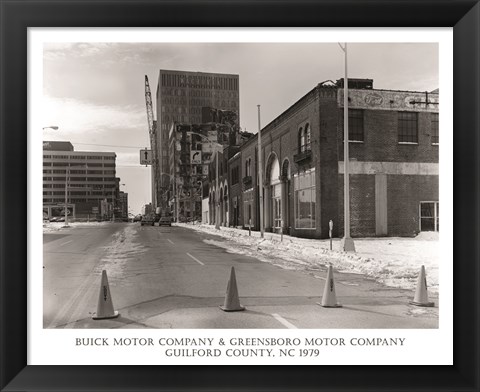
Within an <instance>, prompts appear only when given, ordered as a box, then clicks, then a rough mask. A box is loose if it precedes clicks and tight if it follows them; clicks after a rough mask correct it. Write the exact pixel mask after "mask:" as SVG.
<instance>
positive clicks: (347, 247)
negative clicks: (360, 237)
mask: <svg viewBox="0 0 480 392" xmlns="http://www.w3.org/2000/svg"><path fill="white" fill-rule="evenodd" d="M338 45H339V46H340V48H341V49H342V50H343V53H344V54H345V76H344V78H343V165H344V170H343V172H344V173H343V190H344V191H343V195H344V200H343V205H344V207H343V210H344V214H343V220H344V237H343V239H342V248H343V250H344V251H345V252H355V243H354V242H353V239H352V238H351V237H350V173H349V160H350V157H349V155H348V147H349V146H348V144H349V137H348V136H349V135H348V73H347V43H346V42H345V44H344V46H342V45H340V44H338Z"/></svg>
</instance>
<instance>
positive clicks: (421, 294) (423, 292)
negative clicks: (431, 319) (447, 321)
mask: <svg viewBox="0 0 480 392" xmlns="http://www.w3.org/2000/svg"><path fill="white" fill-rule="evenodd" d="M410 305H416V306H426V307H433V306H435V303H433V302H429V301H428V292H427V278H426V276H425V266H423V265H422V268H420V274H419V275H418V280H417V291H415V298H413V301H410Z"/></svg>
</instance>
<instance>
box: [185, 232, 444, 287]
mask: <svg viewBox="0 0 480 392" xmlns="http://www.w3.org/2000/svg"><path fill="white" fill-rule="evenodd" d="M177 226H182V227H186V228H189V229H193V230H197V231H201V232H205V233H208V234H213V235H216V236H219V237H223V239H227V240H228V241H224V240H218V241H217V240H211V239H205V240H204V242H206V243H209V244H212V245H217V246H219V247H222V248H224V249H225V250H226V251H227V252H229V253H240V254H244V255H248V256H252V257H256V258H257V259H259V260H261V261H264V262H269V263H272V264H275V265H278V266H280V267H282V268H285V269H292V270H303V271H308V272H309V273H313V274H314V275H316V276H323V274H324V272H323V269H322V271H318V270H320V269H321V268H322V267H325V266H326V265H328V264H329V263H331V264H332V265H333V267H334V268H335V269H336V270H338V271H340V272H348V273H359V274H364V275H366V276H368V277H370V278H373V279H375V280H377V281H378V282H381V283H383V284H385V285H387V286H392V287H400V288H405V289H414V288H415V287H416V284H417V279H418V274H419V271H420V267H421V266H422V265H424V266H425V269H426V274H427V283H428V289H429V291H432V292H436V293H438V264H439V243H438V233H420V234H419V235H418V236H417V237H415V238H404V237H401V238H398V237H387V238H355V239H354V242H355V248H356V252H355V253H346V252H343V251H342V250H341V248H340V246H341V244H340V240H339V239H334V240H333V244H332V245H333V246H332V249H333V250H330V240H315V239H303V238H296V237H290V236H284V237H283V242H281V236H280V234H273V233H265V235H264V238H263V239H262V238H261V237H260V233H259V232H254V231H252V232H251V236H249V234H248V230H241V229H234V228H227V227H221V228H220V230H217V229H215V226H213V225H204V224H203V225H202V224H200V225H199V224H196V225H192V224H181V223H178V224H177ZM315 271H317V274H315Z"/></svg>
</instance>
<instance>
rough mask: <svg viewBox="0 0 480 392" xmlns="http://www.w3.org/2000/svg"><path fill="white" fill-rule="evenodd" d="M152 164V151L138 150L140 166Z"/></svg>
mask: <svg viewBox="0 0 480 392" xmlns="http://www.w3.org/2000/svg"><path fill="white" fill-rule="evenodd" d="M151 164H152V150H140V165H151Z"/></svg>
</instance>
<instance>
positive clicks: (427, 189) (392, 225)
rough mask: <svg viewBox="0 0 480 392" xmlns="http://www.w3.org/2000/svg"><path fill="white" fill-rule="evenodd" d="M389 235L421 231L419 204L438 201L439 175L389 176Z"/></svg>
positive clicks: (408, 234)
mask: <svg viewBox="0 0 480 392" xmlns="http://www.w3.org/2000/svg"><path fill="white" fill-rule="evenodd" d="M387 197H388V235H389V236H414V235H416V234H417V233H418V232H419V210H418V208H419V204H420V202H421V201H438V197H439V189H438V176H405V175H402V176H399V175H390V176H388V177H387Z"/></svg>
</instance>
